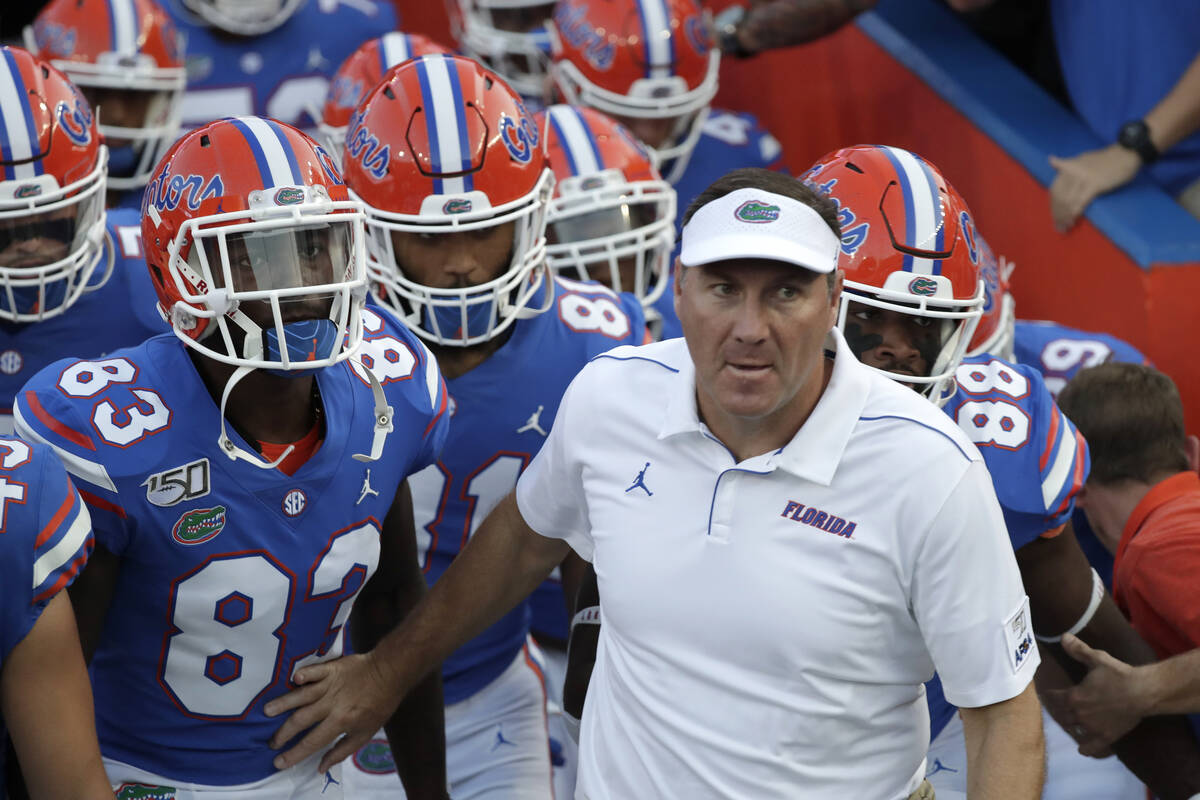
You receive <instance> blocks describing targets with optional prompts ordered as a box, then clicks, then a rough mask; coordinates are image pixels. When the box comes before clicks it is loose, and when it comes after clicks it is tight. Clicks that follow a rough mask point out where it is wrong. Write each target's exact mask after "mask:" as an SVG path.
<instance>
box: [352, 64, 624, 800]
mask: <svg viewBox="0 0 1200 800" xmlns="http://www.w3.org/2000/svg"><path fill="white" fill-rule="evenodd" d="M543 124H544V123H543ZM543 124H539V122H538V121H537V120H536V119H535V118H534V117H533V115H531V114H530V113H529V111H528V110H527V109H526V107H525V106H524V105H523V104H522V102H521V100H520V98H519V97H518V95H517V94H516V93H515V92H514V91H513V90H512V89H511V88H510V87H509V86H508V85H507V84H506V83H505V82H504V81H503V80H501V79H500V78H499V76H497V75H496V74H495V73H493V72H491V71H490V70H488V69H486V68H484V67H483V66H481V65H480V64H478V63H477V62H475V61H472V60H470V59H467V58H464V57H457V56H446V55H429V56H423V57H421V58H417V59H414V60H412V61H407V62H405V63H403V64H401V65H399V66H397V67H394V68H392V70H391V71H389V72H388V74H387V76H386V77H385V78H384V80H383V82H382V83H381V84H379V85H378V86H376V87H375V88H374V89H373V90H372V91H371V92H370V93H369V94H368V95H367V97H366V99H365V100H364V101H363V103H362V104H361V105H360V106H359V107H358V109H357V111H356V112H355V114H354V116H353V118H352V119H351V120H350V125H349V128H348V131H347V134H346V149H345V154H344V166H345V175H346V182H347V183H348V185H349V186H350V188H351V189H352V190H353V191H354V193H355V194H356V195H357V196H358V197H360V198H361V199H362V200H363V202H364V203H365V204H366V206H367V230H368V241H369V252H368V256H369V263H370V265H371V270H372V278H373V280H374V281H375V283H374V286H373V293H374V296H375V298H376V300H377V301H378V302H379V303H380V304H381V305H383V306H385V307H386V308H388V309H389V310H391V311H393V312H395V313H396V314H397V315H398V316H400V317H401V318H402V319H403V320H404V321H405V322H406V323H407V324H408V325H409V326H410V327H411V328H412V329H413V330H414V331H415V332H416V333H417V335H419V336H420V337H421V338H422V339H423V340H425V342H426V343H428V344H429V346H430V347H431V348H432V349H433V351H434V352H435V353H436V354H437V357H438V361H439V362H440V363H441V366H442V369H443V371H444V373H445V375H446V380H447V386H448V389H449V393H450V397H451V408H452V413H453V415H454V422H453V425H452V426H451V430H450V436H449V438H448V439H447V442H446V447H445V449H444V451H443V453H442V456H441V458H440V459H439V460H438V461H437V463H436V464H434V465H432V466H430V467H428V468H427V469H425V470H424V471H422V472H420V473H418V474H417V475H415V476H413V478H412V480H411V485H412V490H413V509H414V512H415V516H416V528H417V535H418V552H419V555H420V558H421V562H422V565H423V568H424V570H425V576H426V579H427V580H428V581H429V582H430V583H431V584H432V583H433V582H434V581H436V580H437V579H438V577H439V576H441V574H442V573H443V572H444V571H445V570H446V568H447V567H448V566H449V564H450V562H451V561H452V560H453V559H454V558H455V557H456V556H457V554H458V553H459V551H460V550H461V549H462V547H463V546H464V545H465V544H466V542H467V540H468V538H469V537H470V536H471V534H472V533H473V532H474V530H475V528H476V526H478V525H479V523H480V522H481V521H482V520H483V518H484V517H485V516H486V515H487V513H488V512H489V511H490V510H491V509H492V508H493V507H494V506H495V505H496V503H497V502H499V501H500V500H501V498H503V497H504V496H505V495H506V494H508V493H509V492H510V491H512V489H513V487H514V486H515V485H516V482H517V477H518V476H519V475H520V473H521V471H522V470H523V469H524V468H525V467H526V466H527V465H528V464H529V462H530V459H531V458H532V457H533V456H534V454H536V453H537V451H538V450H539V449H540V448H541V446H542V443H543V442H544V441H545V437H546V435H547V433H548V432H549V430H550V423H551V421H552V420H553V419H554V414H555V412H556V410H557V408H558V403H559V400H560V398H561V396H562V393H563V391H564V390H565V389H566V387H567V384H568V383H569V382H570V380H571V378H573V377H574V375H575V373H576V372H577V371H578V370H579V369H580V368H581V367H582V366H583V365H584V364H586V363H587V361H588V360H589V359H590V358H592V357H593V356H595V355H597V354H598V353H601V352H604V351H606V350H608V349H610V348H612V347H615V346H617V345H620V344H626V343H640V342H641V341H642V340H643V337H644V333H645V324H644V322H643V316H642V311H641V307H640V305H639V304H638V302H637V300H636V299H634V298H633V297H632V296H629V295H618V294H617V293H615V292H613V291H612V290H611V289H608V288H607V287H605V286H602V285H600V284H596V283H591V282H588V283H584V282H580V281H575V280H567V279H564V278H554V277H553V276H552V275H551V274H549V273H548V271H547V268H546V263H545V255H546V236H545V228H546V214H547V210H548V206H549V203H550V198H551V194H552V190H553V186H554V175H553V173H552V171H551V170H550V168H549V166H548V164H547V160H546V140H547V132H546V130H545V129H544V127H543ZM529 614H530V612H529V604H528V603H522V604H520V605H519V606H518V607H517V608H516V609H514V610H513V611H512V612H511V613H509V614H508V615H506V616H505V617H504V618H503V619H502V620H501V621H500V622H498V623H497V624H495V625H493V626H492V627H490V628H488V629H487V630H486V631H484V632H482V633H481V634H480V635H479V636H478V637H477V638H476V639H474V640H473V641H472V642H470V643H469V644H468V645H466V646H465V647H463V648H462V649H460V650H459V651H457V652H456V653H454V654H453V655H451V656H450V657H449V658H448V659H447V660H446V662H445V664H444V667H443V673H442V674H443V682H444V687H445V699H446V740H447V769H448V772H449V777H450V791H451V795H452V796H453V797H455V798H456V799H457V798H473V797H504V798H515V799H516V800H521V799H522V798H550V797H551V791H552V790H551V771H550V770H551V761H550V755H549V744H548V738H547V724H546V701H545V687H544V679H543V672H542V666H541V665H540V663H539V656H538V653H537V650H536V648H535V647H532V646H531V644H530V640H529V638H528V633H529ZM367 747H368V748H370V747H372V745H368V746H367ZM377 751H378V747H377V746H375V752H376V753H377ZM374 754H375V753H373V752H366V750H365V749H364V750H360V751H359V754H358V755H357V756H356V758H355V763H357V764H368V763H369V762H372V760H371V756H372V755H374ZM372 763H373V762H372ZM379 771H380V770H379V768H378V765H377V766H376V768H375V769H373V770H366V769H364V770H360V771H358V772H355V773H348V775H349V774H352V775H353V777H352V778H350V780H352V781H354V782H355V783H354V784H353V785H352V786H351V787H350V788H349V789H348V791H351V792H352V793H353V795H354V796H355V797H366V796H367V792H368V791H372V788H371V786H373V787H374V789H373V790H374V791H376V792H377V793H378V794H376V795H374V796H380V797H382V796H393V794H394V792H395V779H394V777H391V776H389V775H386V774H385V775H382V776H379V775H377V774H376V775H372V774H370V773H371V772H374V773H378V772H379ZM360 779H361V780H362V781H363V782H362V783H360V782H359V781H360ZM368 784H369V785H368ZM389 793H390V794H389Z"/></svg>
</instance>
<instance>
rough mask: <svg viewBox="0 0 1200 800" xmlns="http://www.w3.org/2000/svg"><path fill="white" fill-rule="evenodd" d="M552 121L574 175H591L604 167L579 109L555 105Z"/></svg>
mask: <svg viewBox="0 0 1200 800" xmlns="http://www.w3.org/2000/svg"><path fill="white" fill-rule="evenodd" d="M550 122H551V123H552V124H553V125H554V133H555V135H556V136H557V137H558V142H559V144H560V145H562V148H563V150H564V151H565V152H566V154H567V161H568V163H569V164H570V167H571V174H572V175H590V174H592V173H594V172H599V171H600V170H602V169H603V168H604V166H603V164H604V162H603V160H602V159H601V158H600V157H599V153H598V152H597V151H596V149H595V143H594V142H593V141H592V136H591V131H589V130H588V127H587V122H586V120H584V118H583V116H582V115H581V114H580V113H579V111H578V110H577V109H574V108H571V107H570V106H554V107H553V108H551V109H550Z"/></svg>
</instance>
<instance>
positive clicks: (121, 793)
mask: <svg viewBox="0 0 1200 800" xmlns="http://www.w3.org/2000/svg"><path fill="white" fill-rule="evenodd" d="M117 800H175V787H174V786H151V785H150V784H148V783H122V784H121V785H120V786H118V787H117Z"/></svg>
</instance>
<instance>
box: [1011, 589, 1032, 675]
mask: <svg viewBox="0 0 1200 800" xmlns="http://www.w3.org/2000/svg"><path fill="white" fill-rule="evenodd" d="M1004 644H1005V648H1006V649H1007V651H1008V663H1009V665H1010V666H1011V667H1012V671H1013V674H1014V675H1016V674H1017V673H1019V672H1020V671H1021V669H1022V667H1024V666H1025V665H1026V664H1027V663H1029V662H1030V661H1032V660H1033V659H1032V658H1031V656H1032V655H1033V654H1034V653H1035V652H1036V650H1035V648H1034V644H1033V627H1032V626H1031V625H1030V621H1029V597H1028V596H1026V597H1023V598H1022V599H1021V603H1020V605H1018V606H1017V610H1016V611H1014V612H1013V613H1012V614H1010V615H1009V617H1008V619H1006V620H1004Z"/></svg>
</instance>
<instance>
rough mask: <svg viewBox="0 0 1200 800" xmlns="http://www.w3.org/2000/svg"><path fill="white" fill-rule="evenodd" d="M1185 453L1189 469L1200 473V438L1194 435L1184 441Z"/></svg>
mask: <svg viewBox="0 0 1200 800" xmlns="http://www.w3.org/2000/svg"><path fill="white" fill-rule="evenodd" d="M1183 452H1184V455H1186V456H1187V462H1188V469H1190V470H1191V471H1192V472H1200V437H1197V436H1195V435H1192V436H1189V437H1187V438H1186V439H1184V440H1183Z"/></svg>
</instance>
